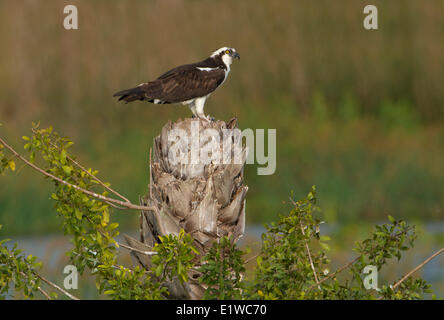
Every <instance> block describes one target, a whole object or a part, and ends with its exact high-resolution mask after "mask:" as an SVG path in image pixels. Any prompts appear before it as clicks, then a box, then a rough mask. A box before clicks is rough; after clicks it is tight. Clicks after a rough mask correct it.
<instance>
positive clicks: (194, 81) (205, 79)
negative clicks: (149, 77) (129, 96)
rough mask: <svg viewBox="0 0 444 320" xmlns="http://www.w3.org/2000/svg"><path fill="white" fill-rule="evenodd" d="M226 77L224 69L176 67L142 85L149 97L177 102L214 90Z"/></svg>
mask: <svg viewBox="0 0 444 320" xmlns="http://www.w3.org/2000/svg"><path fill="white" fill-rule="evenodd" d="M224 78H225V71H224V70H223V69H216V70H212V71H210V72H208V71H202V70H199V69H197V68H192V69H189V68H176V69H173V70H171V71H169V72H167V73H165V74H163V75H162V76H160V77H159V78H157V80H155V81H150V82H148V83H146V84H144V85H142V86H141V89H142V90H143V91H144V93H145V96H146V98H147V99H159V100H162V101H165V102H169V103H176V102H182V101H186V100H190V99H193V98H197V97H202V96H205V95H207V94H209V93H211V92H213V91H214V90H216V88H217V87H218V86H219V85H220V84H221V83H222V81H223V80H224Z"/></svg>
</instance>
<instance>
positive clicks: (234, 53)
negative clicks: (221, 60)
mask: <svg viewBox="0 0 444 320" xmlns="http://www.w3.org/2000/svg"><path fill="white" fill-rule="evenodd" d="M231 57H232V58H238V59H239V60H240V55H239V53H237V52H232V53H231Z"/></svg>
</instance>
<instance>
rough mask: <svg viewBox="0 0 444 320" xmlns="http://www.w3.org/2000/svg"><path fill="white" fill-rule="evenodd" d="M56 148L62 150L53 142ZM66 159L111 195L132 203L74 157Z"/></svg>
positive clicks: (34, 131) (33, 130)
mask: <svg viewBox="0 0 444 320" xmlns="http://www.w3.org/2000/svg"><path fill="white" fill-rule="evenodd" d="M32 132H33V133H34V134H35V133H36V130H35V129H34V128H32ZM49 143H50V144H51V145H52V146H53V147H54V148H56V149H58V150H60V148H59V147H58V146H57V145H56V144H54V143H53V142H49ZM66 158H67V159H68V160H69V161H71V162H72V163H74V164H75V165H76V166H77V167H79V169H80V170H82V171H83V172H85V173H86V174H87V175H89V176H90V177H91V178H93V179H94V180H96V181H97V182H98V183H99V184H100V185H101V186H102V187H104V188H105V189H106V190H108V191H109V192H111V193H114V194H115V195H116V196H118V197H119V198H121V199H123V200H125V202H131V201H129V200H128V199H127V198H125V197H124V196H122V195H121V194H120V193H118V192H117V191H116V190H114V189H112V188H111V187H109V186H107V185H106V184H105V183H104V182H102V181H101V180H100V179H99V178H97V177H96V176H95V175H93V174H92V173H91V172H89V171H88V170H86V169H85V168H84V167H83V166H82V165H81V164H80V163H78V162H77V161H75V160H74V159H73V158H72V157H70V156H69V155H67V156H66Z"/></svg>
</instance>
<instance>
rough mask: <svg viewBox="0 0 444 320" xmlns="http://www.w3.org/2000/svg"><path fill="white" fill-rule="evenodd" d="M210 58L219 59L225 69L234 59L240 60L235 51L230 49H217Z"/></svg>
mask: <svg viewBox="0 0 444 320" xmlns="http://www.w3.org/2000/svg"><path fill="white" fill-rule="evenodd" d="M211 57H212V58H215V59H217V58H220V59H221V60H222V61H223V62H224V63H225V65H226V66H227V67H229V66H230V65H231V63H232V62H233V59H234V58H237V59H240V55H239V53H237V51H236V49H234V48H230V47H222V48H220V49H217V50H216V51H214V52H213V54H212V55H211Z"/></svg>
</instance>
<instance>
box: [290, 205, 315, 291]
mask: <svg viewBox="0 0 444 320" xmlns="http://www.w3.org/2000/svg"><path fill="white" fill-rule="evenodd" d="M290 201H291V203H293V206H295V207H297V203H296V202H294V200H293V199H291V198H290ZM300 226H301V231H302V235H303V236H304V237H305V232H304V225H303V224H302V222H300ZM305 249H306V250H307V255H308V260H309V261H310V266H311V269H312V270H313V274H314V278H315V281H316V284H317V285H318V289H319V290H321V286H320V285H319V279H318V275H317V273H316V269H315V267H314V264H313V259H312V258H311V253H310V248H309V246H308V243H307V242H305Z"/></svg>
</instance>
